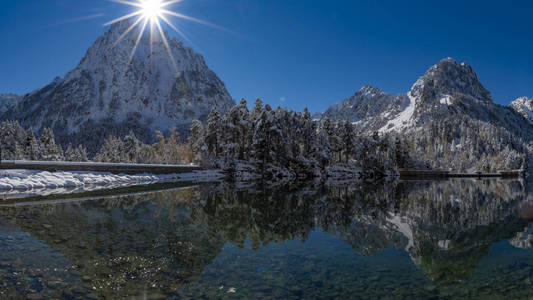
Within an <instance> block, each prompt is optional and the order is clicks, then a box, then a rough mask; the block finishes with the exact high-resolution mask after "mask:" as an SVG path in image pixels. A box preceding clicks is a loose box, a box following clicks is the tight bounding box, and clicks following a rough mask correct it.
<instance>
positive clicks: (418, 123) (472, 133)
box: [323, 58, 533, 171]
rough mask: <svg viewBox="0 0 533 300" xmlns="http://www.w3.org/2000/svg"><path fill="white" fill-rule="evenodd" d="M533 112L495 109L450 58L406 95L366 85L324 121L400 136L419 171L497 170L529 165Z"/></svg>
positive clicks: (525, 102)
mask: <svg viewBox="0 0 533 300" xmlns="http://www.w3.org/2000/svg"><path fill="white" fill-rule="evenodd" d="M532 107H533V105H532V100H531V99H526V98H521V99H518V100H516V101H515V102H513V103H512V104H511V105H510V106H509V107H505V106H501V105H497V104H495V103H494V102H493V100H492V97H491V95H490V93H489V92H488V91H487V90H486V89H485V88H484V87H483V85H482V84H481V83H480V81H479V79H478V76H477V74H476V73H475V72H474V70H473V69H472V67H471V66H469V65H467V64H466V63H458V62H457V61H455V60H453V59H451V58H446V59H443V60H441V61H440V62H439V63H438V64H436V65H434V66H432V67H431V68H429V70H428V71H427V72H426V73H425V74H424V75H423V76H422V77H420V78H419V79H418V80H417V81H416V82H415V84H414V85H413V86H412V87H411V89H410V90H409V91H408V92H407V93H406V94H405V95H397V96H394V95H390V94H387V93H385V92H383V91H381V90H379V89H376V88H372V87H368V86H365V87H363V88H362V89H361V90H359V91H358V92H357V93H356V94H355V95H354V96H352V97H351V98H349V99H346V100H344V101H342V102H340V103H337V104H335V105H332V106H331V107H330V108H329V109H328V110H327V111H326V112H325V113H324V115H323V118H326V117H327V118H329V119H332V120H335V121H345V120H349V121H351V122H352V123H353V124H354V126H355V127H356V128H357V129H358V131H360V132H363V133H366V134H372V133H374V132H380V133H395V134H399V135H400V136H402V141H403V143H405V144H406V145H408V151H409V152H410V153H411V155H412V156H413V157H416V158H417V159H418V160H419V163H421V164H418V165H417V166H416V167H423V166H427V167H433V168H443V169H451V170H462V171H467V170H469V171H479V170H484V171H489V170H492V171H496V170H498V169H500V168H505V169H507V168H512V169H519V168H522V167H526V166H528V162H527V160H528V157H533V156H531V155H529V153H531V152H533V147H532V145H533V144H532V142H533V126H531V124H532V123H531V122H532V120H533V119H532V118H531V117H532V116H533V114H532V110H531V108H532ZM531 163H532V162H529V165H532V164H531ZM532 166H533V165H532ZM413 167H415V166H413Z"/></svg>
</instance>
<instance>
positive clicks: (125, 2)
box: [109, 0, 142, 7]
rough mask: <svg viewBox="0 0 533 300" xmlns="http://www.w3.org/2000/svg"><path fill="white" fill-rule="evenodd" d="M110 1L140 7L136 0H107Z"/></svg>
mask: <svg viewBox="0 0 533 300" xmlns="http://www.w3.org/2000/svg"><path fill="white" fill-rule="evenodd" d="M109 1H111V2H116V3H121V4H127V5H131V6H137V7H142V5H141V4H140V3H138V2H133V1H126V0H109Z"/></svg>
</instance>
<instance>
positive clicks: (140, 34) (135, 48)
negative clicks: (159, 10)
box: [128, 19, 148, 66]
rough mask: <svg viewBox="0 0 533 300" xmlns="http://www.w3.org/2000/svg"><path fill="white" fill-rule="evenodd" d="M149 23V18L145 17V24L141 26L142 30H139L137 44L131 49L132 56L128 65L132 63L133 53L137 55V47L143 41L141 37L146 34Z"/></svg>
mask: <svg viewBox="0 0 533 300" xmlns="http://www.w3.org/2000/svg"><path fill="white" fill-rule="evenodd" d="M147 24H148V19H144V24H143V25H142V26H141V31H140V32H139V36H138V37H137V40H136V41H135V46H133V50H132V51H131V54H130V57H129V58H128V66H129V65H130V64H131V61H132V60H133V55H135V51H137V47H138V46H139V43H140V42H141V38H142V36H143V34H144V31H145V29H146V25H147Z"/></svg>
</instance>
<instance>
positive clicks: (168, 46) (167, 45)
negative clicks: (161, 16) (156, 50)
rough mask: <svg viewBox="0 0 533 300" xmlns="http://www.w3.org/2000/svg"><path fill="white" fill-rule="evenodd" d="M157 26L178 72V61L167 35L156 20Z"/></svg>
mask: <svg viewBox="0 0 533 300" xmlns="http://www.w3.org/2000/svg"><path fill="white" fill-rule="evenodd" d="M154 23H155V25H156V26H157V29H159V34H160V35H161V39H162V40H163V44H165V48H167V52H168V55H169V56H170V60H171V61H172V64H173V65H174V68H175V69H176V72H177V71H178V65H177V64H176V60H175V59H174V55H172V50H171V49H170V45H169V44H168V41H167V38H166V37H165V33H164V32H163V28H161V24H160V23H159V20H155V22H154Z"/></svg>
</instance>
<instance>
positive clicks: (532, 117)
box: [509, 97, 533, 124]
mask: <svg viewBox="0 0 533 300" xmlns="http://www.w3.org/2000/svg"><path fill="white" fill-rule="evenodd" d="M509 107H510V108H511V109H512V110H514V111H516V112H517V113H519V114H521V115H522V116H523V117H524V118H525V119H526V120H527V121H528V122H529V123H531V124H533V98H528V97H520V98H518V99H516V100H515V101H513V102H511V103H510V104H509Z"/></svg>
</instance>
